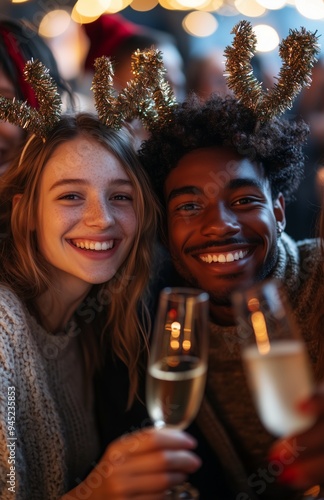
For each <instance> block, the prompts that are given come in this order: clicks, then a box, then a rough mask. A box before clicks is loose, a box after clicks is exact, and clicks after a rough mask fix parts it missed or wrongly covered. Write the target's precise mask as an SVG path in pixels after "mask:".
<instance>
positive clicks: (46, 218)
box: [36, 136, 137, 294]
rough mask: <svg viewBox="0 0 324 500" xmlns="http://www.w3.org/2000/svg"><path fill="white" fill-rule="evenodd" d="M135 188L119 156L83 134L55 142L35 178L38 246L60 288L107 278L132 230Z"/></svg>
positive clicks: (77, 288) (80, 288) (73, 289)
mask: <svg viewBox="0 0 324 500" xmlns="http://www.w3.org/2000/svg"><path fill="white" fill-rule="evenodd" d="M134 196H135V190H134V187H133V184H132V183H131V181H130V179H129V177H128V175H127V173H126V172H125V170H124V168H123V166H122V164H121V163H120V161H119V160H118V159H117V158H116V157H115V156H114V155H113V154H112V153H110V152H108V151H107V149H106V148H104V146H102V145H100V144H98V142H97V141H95V140H93V139H89V138H86V137H83V136H79V137H77V138H75V139H73V140H69V141H66V142H64V143H62V144H61V145H60V146H58V147H57V149H56V150H55V152H54V154H53V155H52V157H51V158H50V160H49V161H48V162H47V164H46V165H45V168H44V170H43V173H42V176H41V178H40V180H39V204H38V215H37V221H36V232H37V241H38V248H39V250H40V252H41V253H42V255H43V257H44V258H45V259H46V260H47V262H48V263H49V264H50V269H52V270H53V273H52V275H53V277H54V279H55V280H56V284H57V286H58V287H59V288H60V289H61V290H69V292H70V293H76V294H77V293H80V292H81V293H82V292H87V290H89V289H90V288H91V286H92V285H93V284H99V283H104V282H107V281H109V280H110V279H111V278H112V277H113V276H114V275H115V274H116V273H118V270H119V268H120V267H121V265H122V264H123V262H124V261H125V259H126V258H127V256H128V254H129V252H130V250H131V248H132V246H133V243H134V238H135V234H136V231H137V222H136V215H135V211H134Z"/></svg>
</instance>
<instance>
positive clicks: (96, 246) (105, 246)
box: [73, 240, 114, 251]
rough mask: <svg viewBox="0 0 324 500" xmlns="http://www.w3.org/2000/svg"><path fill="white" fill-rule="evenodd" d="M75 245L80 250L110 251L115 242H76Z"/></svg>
mask: <svg viewBox="0 0 324 500" xmlns="http://www.w3.org/2000/svg"><path fill="white" fill-rule="evenodd" d="M73 244H74V245H75V246H76V247H78V248H85V249H86V250H98V251H100V250H109V249H110V248H112V247H113V246H114V241H113V240H111V241H103V242H100V241H76V242H73Z"/></svg>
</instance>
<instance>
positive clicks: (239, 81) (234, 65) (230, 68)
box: [224, 21, 319, 123]
mask: <svg viewBox="0 0 324 500" xmlns="http://www.w3.org/2000/svg"><path fill="white" fill-rule="evenodd" d="M232 33H234V34H235V37H234V41H233V46H232V47H230V46H228V47H226V49H225V52H224V54H225V56H226V63H225V70H226V73H225V76H226V78H227V85H228V87H229V88H230V89H232V90H233V92H234V94H235V96H236V97H237V99H238V100H239V101H240V102H242V104H243V105H244V106H246V107H247V108H250V109H252V110H253V111H254V113H255V114H256V116H257V118H258V120H259V122H261V123H262V122H265V121H267V120H270V119H271V118H273V117H274V116H278V115H280V114H281V113H283V112H284V111H286V109H290V108H291V107H292V104H293V100H294V99H295V97H296V96H297V94H298V93H299V92H300V91H301V89H302V88H303V87H305V86H309V85H310V83H311V72H312V68H313V66H314V63H315V62H316V60H317V58H316V56H317V54H318V53H319V45H318V43H317V40H318V37H317V36H316V32H315V33H311V32H309V31H306V30H305V28H301V29H300V31H298V30H290V31H289V36H288V37H287V38H285V39H284V40H283V41H282V43H281V44H280V46H279V55H280V57H281V59H282V60H283V64H282V66H281V69H280V72H279V78H278V81H277V83H276V84H275V85H274V86H273V88H272V89H271V90H268V91H267V92H265V91H263V90H262V87H261V83H260V82H258V80H257V79H256V78H255V76H254V75H253V70H252V66H251V64H250V61H251V59H252V57H253V55H254V54H255V49H256V36H255V34H254V33H253V30H252V26H251V24H250V23H249V22H248V21H240V22H239V23H238V24H237V25H236V26H234V28H233V30H232Z"/></svg>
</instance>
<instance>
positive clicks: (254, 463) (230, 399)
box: [197, 234, 320, 500]
mask: <svg viewBox="0 0 324 500" xmlns="http://www.w3.org/2000/svg"><path fill="white" fill-rule="evenodd" d="M317 265H320V259H319V258H318V255H317V245H316V242H315V241H314V240H313V241H312V240H308V241H305V242H302V243H300V244H298V245H296V243H295V242H294V241H293V240H291V239H290V238H289V237H288V236H287V235H285V234H284V235H283V236H282V239H281V240H280V242H279V260H278V263H277V266H276V268H275V270H274V272H273V275H272V276H273V277H277V278H279V279H280V280H281V281H282V282H283V283H284V286H285V288H286V292H287V295H288V297H289V299H290V301H291V303H292V304H293V309H294V313H295V315H296V317H297V320H298V322H299V323H300V325H301V326H302V332H303V335H304V338H305V341H306V344H307V347H308V350H309V353H310V356H311V359H312V361H313V363H314V364H315V363H316V362H317V339H316V338H314V336H313V335H312V332H309V331H308V328H307V321H306V319H305V318H306V316H305V311H307V308H309V306H310V303H311V297H312V296H313V294H314V293H316V291H317V290H318V288H319V284H318V283H317V277H318V273H316V266H317ZM317 333H318V334H319V333H320V332H317ZM283 376H284V374H283ZM197 423H198V425H199V427H200V429H201V430H202V432H203V434H204V436H205V438H206V439H207V441H208V442H209V444H210V445H211V447H212V448H213V449H214V452H215V454H216V456H217V457H218V458H219V460H220V462H221V464H222V466H223V468H224V471H225V474H226V475H227V477H228V481H229V484H232V486H233V492H234V493H233V496H231V497H228V498H227V499H226V500H231V499H233V500H251V499H255V498H262V499H268V498H269V499H270V498H271V499H273V500H274V499H277V498H278V499H279V498H280V500H284V499H288V498H295V495H294V494H292V493H291V492H289V491H287V490H286V489H284V488H282V487H280V486H279V485H278V483H277V482H276V477H277V476H278V475H279V473H280V471H281V470H282V468H281V465H280V464H279V463H278V464H269V463H268V462H267V461H266V457H267V452H268V450H269V447H270V445H271V443H272V442H273V440H274V437H273V436H271V435H270V434H268V433H267V432H266V431H265V429H264V428H263V426H262V424H261V423H260V421H259V418H258V416H257V414H256V412H255V409H254V405H253V402H252V399H251V396H250V391H249V390H248V387H247V384H246V377H245V375H244V372H243V367H242V362H241V354H240V340H239V336H238V334H237V329H236V327H221V326H219V325H216V324H214V323H211V324H210V349H209V370H208V378H207V386H206V393H205V398H204V401H203V404H202V406H201V410H200V412H199V415H198V418H197ZM291 453H293V451H292V452H291Z"/></svg>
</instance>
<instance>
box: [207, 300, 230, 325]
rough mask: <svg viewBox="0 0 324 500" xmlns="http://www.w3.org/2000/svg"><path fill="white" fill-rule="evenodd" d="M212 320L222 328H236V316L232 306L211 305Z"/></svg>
mask: <svg viewBox="0 0 324 500" xmlns="http://www.w3.org/2000/svg"><path fill="white" fill-rule="evenodd" d="M209 310H210V315H211V320H212V321H213V322H214V323H216V324H217V325H220V326H235V325H236V322H235V316H234V314H233V308H232V307H231V306H225V305H224V306H220V305H216V304H213V303H212V302H211V303H210V308H209Z"/></svg>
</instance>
